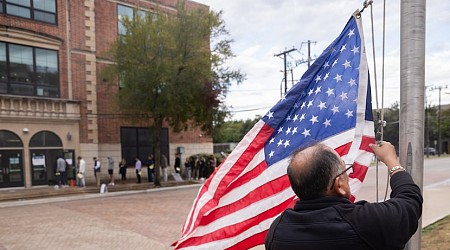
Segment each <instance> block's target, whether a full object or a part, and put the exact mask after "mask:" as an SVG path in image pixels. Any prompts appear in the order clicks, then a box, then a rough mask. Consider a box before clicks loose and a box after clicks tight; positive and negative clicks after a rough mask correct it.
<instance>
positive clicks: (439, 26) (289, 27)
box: [195, 0, 450, 120]
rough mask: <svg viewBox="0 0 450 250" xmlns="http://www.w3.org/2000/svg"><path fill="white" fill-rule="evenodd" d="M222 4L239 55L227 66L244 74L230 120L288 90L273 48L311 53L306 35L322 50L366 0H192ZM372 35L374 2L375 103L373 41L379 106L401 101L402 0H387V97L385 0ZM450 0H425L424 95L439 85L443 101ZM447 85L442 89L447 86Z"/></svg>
mask: <svg viewBox="0 0 450 250" xmlns="http://www.w3.org/2000/svg"><path fill="white" fill-rule="evenodd" d="M195 1H196V2H199V3H202V4H205V5H208V6H210V8H211V10H214V11H216V12H218V11H223V19H224V21H225V23H226V27H227V29H228V30H229V32H230V37H231V38H232V39H233V40H234V43H233V44H232V49H233V52H234V54H235V55H236V57H235V58H233V59H232V60H231V61H230V62H229V66H231V67H232V68H234V69H239V70H241V71H242V72H243V73H244V74H245V75H246V80H245V81H244V82H243V83H241V84H237V83H233V84H232V86H231V88H230V91H229V93H228V95H227V97H226V100H225V103H226V105H227V106H229V107H230V110H231V111H232V114H233V116H232V117H231V119H232V120H245V119H253V118H255V117H256V116H257V115H260V116H263V115H265V114H266V113H267V111H268V110H269V109H270V108H271V107H272V106H274V105H275V104H276V103H277V102H278V100H279V99H280V97H281V92H280V89H283V91H284V73H283V70H284V63H283V58H282V57H277V56H275V55H276V54H279V53H281V52H283V51H286V50H290V49H293V48H295V49H296V50H295V51H293V52H291V53H289V54H288V56H287V61H288V63H291V64H294V63H295V61H302V60H303V61H306V59H307V55H308V45H307V44H308V40H309V41H311V42H310V51H311V52H310V53H311V57H312V58H315V57H318V56H319V55H320V54H321V53H322V51H323V50H324V49H325V48H326V47H327V46H328V45H329V44H331V42H333V40H334V39H335V38H336V37H337V36H338V35H339V34H340V32H341V31H342V29H343V28H344V26H345V24H346V23H347V21H348V19H349V18H350V17H351V15H352V14H353V12H354V11H355V10H356V9H361V8H362V5H363V2H364V1H363V0H339V1H329V0H259V1H250V0H239V1H238V0H229V1H224V0H195ZM373 2H374V3H373V17H374V34H375V35H374V38H375V46H372V34H371V30H372V25H371V10H370V8H369V9H366V10H365V11H364V12H363V14H362V18H363V19H362V20H363V30H364V36H365V45H366V50H367V60H368V64H369V71H370V74H371V84H372V100H373V101H372V106H373V108H377V106H376V103H377V102H376V98H375V97H376V95H375V79H374V75H375V74H374V66H373V64H374V63H373V58H374V57H373V53H372V49H373V48H375V55H376V56H375V59H376V69H377V71H376V74H377V83H378V84H377V89H378V107H379V108H381V106H382V104H383V107H385V108H386V107H390V106H391V105H392V104H393V103H395V102H396V101H400V1H386V2H387V3H386V22H385V26H386V38H385V39H386V45H385V60H384V61H385V67H384V68H385V71H384V72H385V77H384V93H385V94H384V101H382V94H381V89H382V85H381V82H382V80H381V75H382V74H381V68H382V34H383V30H382V27H383V1H377V0H375V1H373ZM448 13H450V2H449V1H438V0H427V14H426V42H425V43H426V52H425V54H426V56H425V85H426V86H430V88H428V89H432V88H433V87H434V88H435V90H429V91H427V92H426V96H427V103H428V104H431V105H432V106H436V105H438V104H439V91H438V90H437V88H438V87H440V86H441V87H442V91H441V104H450V80H449V79H450V28H449V27H450V14H448ZM306 69H307V64H306V63H302V64H300V65H298V66H297V67H295V68H294V69H293V74H292V76H291V74H290V73H289V74H288V77H287V78H288V88H290V87H291V86H292V78H293V79H294V82H297V81H298V80H299V79H300V78H301V76H302V74H303V73H304V72H305V71H306ZM446 86H447V87H448V88H447V89H445V87H446Z"/></svg>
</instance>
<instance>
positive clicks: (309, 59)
mask: <svg viewBox="0 0 450 250" xmlns="http://www.w3.org/2000/svg"><path fill="white" fill-rule="evenodd" d="M305 43H306V44H308V59H307V60H306V61H307V62H308V68H309V66H311V61H312V58H311V43H314V44H316V43H317V42H316V41H310V40H308V41H307V42H302V45H303V44H305Z"/></svg>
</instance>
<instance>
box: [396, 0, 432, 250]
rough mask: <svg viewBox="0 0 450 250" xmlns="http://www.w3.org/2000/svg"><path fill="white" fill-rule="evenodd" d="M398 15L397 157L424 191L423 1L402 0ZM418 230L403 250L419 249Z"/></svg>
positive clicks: (424, 12) (419, 236) (419, 233)
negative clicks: (398, 129) (398, 103)
mask: <svg viewBox="0 0 450 250" xmlns="http://www.w3.org/2000/svg"><path fill="white" fill-rule="evenodd" d="M400 12H401V15H400V19H401V21H400V153H399V156H400V163H401V164H402V166H404V167H405V168H406V169H407V171H408V172H409V173H410V174H411V176H412V177H413V179H414V181H415V182H416V184H417V185H418V186H419V187H420V188H421V189H422V190H423V160H424V159H423V146H424V139H423V138H424V126H423V125H424V117H425V111H424V97H425V96H424V94H425V18H426V0H403V1H401V10H400ZM419 110H420V111H421V112H417V111H419ZM421 230H422V220H420V221H419V227H418V229H417V231H416V233H415V234H414V235H413V237H412V238H411V240H410V241H409V242H408V244H407V245H406V249H417V250H419V249H420V248H421V247H420V246H421V239H420V238H421Z"/></svg>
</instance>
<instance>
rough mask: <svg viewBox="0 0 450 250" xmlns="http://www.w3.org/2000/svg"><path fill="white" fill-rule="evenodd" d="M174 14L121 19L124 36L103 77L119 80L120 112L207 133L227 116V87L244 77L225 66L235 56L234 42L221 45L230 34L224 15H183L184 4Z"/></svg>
mask: <svg viewBox="0 0 450 250" xmlns="http://www.w3.org/2000/svg"><path fill="white" fill-rule="evenodd" d="M177 8H178V9H177V13H176V14H167V13H164V12H162V11H161V10H159V9H157V10H156V12H155V13H152V14H147V15H135V18H134V19H128V18H125V19H124V20H123V25H124V27H125V28H126V31H127V32H126V34H125V35H123V36H121V37H120V38H119V39H118V40H117V42H116V43H115V44H114V45H113V46H112V48H111V50H110V55H111V57H112V59H113V61H114V62H116V63H115V64H112V65H110V66H109V67H108V68H107V69H106V70H105V75H106V78H107V79H111V80H113V79H120V86H121V89H120V91H119V92H118V94H117V103H118V106H119V107H120V109H121V110H122V111H125V112H127V113H132V114H146V115H150V116H151V117H153V118H155V117H159V118H162V119H163V120H166V121H168V122H169V124H170V125H171V127H172V128H173V129H174V130H175V131H180V130H185V129H188V124H189V122H192V123H193V124H194V125H196V126H201V127H202V129H203V130H204V131H206V132H210V131H211V130H212V129H213V125H214V124H219V123H221V122H222V121H223V120H224V118H225V117H226V116H227V114H228V111H227V109H226V107H225V106H224V105H223V100H224V99H225V96H226V93H227V90H228V88H229V86H230V84H231V82H233V81H237V82H238V83H239V82H240V81H242V80H243V78H244V76H243V75H242V74H241V73H240V71H238V70H231V69H229V68H228V67H225V66H224V64H225V63H226V62H227V60H228V59H230V58H232V57H233V56H234V55H233V53H232V51H231V42H232V40H230V39H222V40H220V39H221V38H222V37H223V36H224V35H225V36H226V35H227V34H228V32H227V30H226V29H225V25H224V23H223V21H222V17H221V15H222V13H220V12H219V13H215V12H213V11H211V12H210V11H208V10H207V9H195V10H187V9H185V4H184V2H181V3H180V4H178V7H177ZM210 39H211V40H210ZM217 39H218V41H216V40H217ZM211 42H212V44H213V46H212V49H210V43H211ZM112 82H114V81H112Z"/></svg>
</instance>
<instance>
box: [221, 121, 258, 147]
mask: <svg viewBox="0 0 450 250" xmlns="http://www.w3.org/2000/svg"><path fill="white" fill-rule="evenodd" d="M259 119H260V118H259V117H257V118H255V119H253V120H251V119H247V120H245V121H244V120H239V121H228V122H225V123H223V124H222V125H221V126H220V127H219V128H217V130H216V131H215V133H214V134H213V141H214V143H225V142H239V141H241V140H242V138H244V136H245V135H246V134H247V133H248V131H250V129H251V128H253V126H254V125H255V124H256V123H257V122H258V121H259Z"/></svg>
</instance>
